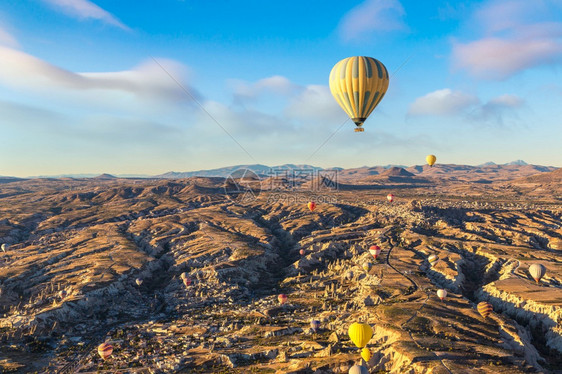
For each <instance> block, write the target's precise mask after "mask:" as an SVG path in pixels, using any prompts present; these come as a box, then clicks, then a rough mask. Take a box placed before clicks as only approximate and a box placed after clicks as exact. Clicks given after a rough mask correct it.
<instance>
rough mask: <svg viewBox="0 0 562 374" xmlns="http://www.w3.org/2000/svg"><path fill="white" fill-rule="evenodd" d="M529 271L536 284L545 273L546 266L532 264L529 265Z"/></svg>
mask: <svg viewBox="0 0 562 374" xmlns="http://www.w3.org/2000/svg"><path fill="white" fill-rule="evenodd" d="M529 273H530V274H531V276H532V277H533V279H534V280H535V282H537V284H538V283H539V282H540V280H541V278H542V277H543V276H544V275H545V274H546V267H545V266H544V265H542V264H532V265H531V266H529Z"/></svg>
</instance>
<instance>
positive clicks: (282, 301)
mask: <svg viewBox="0 0 562 374" xmlns="http://www.w3.org/2000/svg"><path fill="white" fill-rule="evenodd" d="M287 299H288V297H287V295H285V294H284V293H282V294H279V296H277V300H279V304H281V305H283V304H285V303H286V302H287Z"/></svg>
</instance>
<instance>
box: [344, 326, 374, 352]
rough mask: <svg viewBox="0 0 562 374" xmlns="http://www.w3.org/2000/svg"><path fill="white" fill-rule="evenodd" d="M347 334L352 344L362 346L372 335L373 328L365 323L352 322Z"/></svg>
mask: <svg viewBox="0 0 562 374" xmlns="http://www.w3.org/2000/svg"><path fill="white" fill-rule="evenodd" d="M348 334H349V338H350V339H351V341H352V342H353V344H355V345H356V346H357V347H358V348H364V347H365V346H366V345H367V343H368V342H369V340H371V337H372V336H373V329H372V328H371V326H369V325H368V324H366V323H362V322H354V323H352V324H351V326H349V330H348Z"/></svg>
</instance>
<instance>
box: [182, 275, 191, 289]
mask: <svg viewBox="0 0 562 374" xmlns="http://www.w3.org/2000/svg"><path fill="white" fill-rule="evenodd" d="M182 282H183V285H184V286H186V287H189V286H190V285H191V278H189V277H185V278H183V279H182Z"/></svg>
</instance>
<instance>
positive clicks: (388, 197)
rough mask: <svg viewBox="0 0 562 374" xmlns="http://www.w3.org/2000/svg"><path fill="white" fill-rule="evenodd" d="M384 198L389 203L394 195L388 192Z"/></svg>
mask: <svg viewBox="0 0 562 374" xmlns="http://www.w3.org/2000/svg"><path fill="white" fill-rule="evenodd" d="M386 199H387V200H388V201H389V202H390V203H391V202H393V201H394V195H393V194H391V193H389V194H388V195H386Z"/></svg>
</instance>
